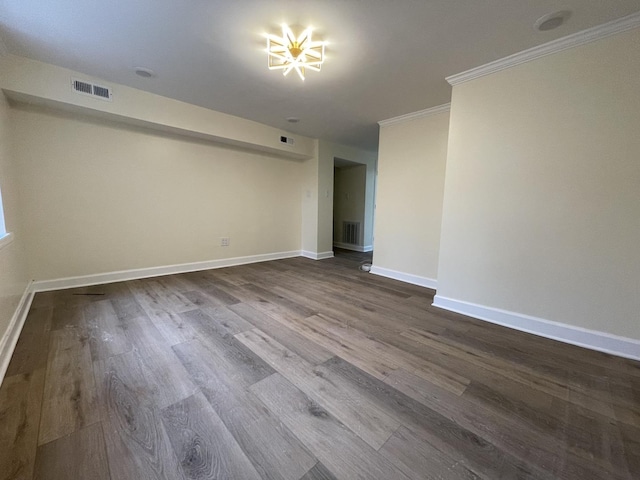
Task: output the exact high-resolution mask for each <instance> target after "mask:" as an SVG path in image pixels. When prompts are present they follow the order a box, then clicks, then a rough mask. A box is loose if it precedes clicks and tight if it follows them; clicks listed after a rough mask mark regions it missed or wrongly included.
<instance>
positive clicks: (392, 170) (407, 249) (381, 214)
mask: <svg viewBox="0 0 640 480" xmlns="http://www.w3.org/2000/svg"><path fill="white" fill-rule="evenodd" d="M448 128H449V112H448V111H444V112H441V113H437V114H433V115H427V116H421V117H417V118H415V119H412V120H407V121H403V122H402V123H397V124H393V125H388V126H382V127H381V129H380V150H379V159H378V199H377V202H376V226H375V234H374V237H375V248H374V253H373V264H374V266H375V267H377V268H384V269H389V270H394V271H396V272H401V273H404V274H409V275H415V276H417V277H422V278H424V279H429V280H436V279H437V278H438V254H439V245H440V224H441V220H442V199H443V191H444V173H445V163H446V158H447V136H448Z"/></svg>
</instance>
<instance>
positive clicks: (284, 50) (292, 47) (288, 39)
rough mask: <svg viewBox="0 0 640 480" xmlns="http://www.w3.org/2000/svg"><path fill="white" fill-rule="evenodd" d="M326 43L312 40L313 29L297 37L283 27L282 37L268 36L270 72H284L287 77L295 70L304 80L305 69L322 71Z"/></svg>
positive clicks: (308, 29)
mask: <svg viewBox="0 0 640 480" xmlns="http://www.w3.org/2000/svg"><path fill="white" fill-rule="evenodd" d="M324 46H325V42H320V41H315V42H314V41H312V40H311V27H309V28H307V29H306V30H305V31H303V32H302V33H301V34H300V35H299V36H298V37H296V36H295V35H294V34H293V32H292V31H291V28H289V27H288V26H287V25H282V36H281V37H279V36H277V35H270V34H267V56H268V60H269V63H268V66H269V70H282V73H283V74H284V75H285V76H286V75H288V74H289V72H291V70H295V71H296V72H297V73H298V75H299V76H300V78H301V79H302V80H304V74H305V69H307V68H308V69H309V70H314V71H316V72H319V71H320V66H321V65H322V63H323V62H324Z"/></svg>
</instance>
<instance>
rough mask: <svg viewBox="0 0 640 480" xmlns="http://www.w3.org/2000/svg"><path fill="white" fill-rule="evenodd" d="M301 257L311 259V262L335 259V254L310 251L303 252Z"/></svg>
mask: <svg viewBox="0 0 640 480" xmlns="http://www.w3.org/2000/svg"><path fill="white" fill-rule="evenodd" d="M300 255H301V256H303V257H305V258H310V259H311V260H324V259H325V258H333V252H320V253H316V252H309V251H308V250H302V252H301V253H300Z"/></svg>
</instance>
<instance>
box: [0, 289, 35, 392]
mask: <svg viewBox="0 0 640 480" xmlns="http://www.w3.org/2000/svg"><path fill="white" fill-rule="evenodd" d="M33 296H34V290H33V281H30V282H29V283H28V284H27V286H26V288H25V289H24V292H23V294H22V297H20V301H19V302H18V305H17V306H16V309H15V311H14V313H13V316H12V317H11V320H10V321H9V326H8V328H7V331H6V332H5V333H4V334H3V335H2V338H0V385H2V382H3V381H4V376H5V374H6V373H7V368H9V362H10V361H11V357H12V356H13V352H14V350H15V348H16V344H17V343H18V338H19V337H20V332H22V327H23V326H24V322H25V320H26V319H27V315H28V314H29V309H30V308H31V302H32V301H33Z"/></svg>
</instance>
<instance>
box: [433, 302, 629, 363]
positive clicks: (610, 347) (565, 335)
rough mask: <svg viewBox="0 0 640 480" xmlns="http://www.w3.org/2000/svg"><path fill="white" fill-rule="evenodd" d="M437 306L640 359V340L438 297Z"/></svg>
mask: <svg viewBox="0 0 640 480" xmlns="http://www.w3.org/2000/svg"><path fill="white" fill-rule="evenodd" d="M433 305H434V306H435V307H439V308H443V309H445V310H450V311H452V312H456V313H461V314H463V315H468V316H470V317H474V318H477V319H480V320H485V321H487V322H491V323H496V324H498V325H503V326H505V327H510V328H514V329H516V330H521V331H523V332H527V333H532V334H534V335H538V336H541V337H546V338H551V339H553V340H558V341H560V342H564V343H570V344H572V345H577V346H579V347H584V348H589V349H591V350H597V351H599V352H604V353H609V354H611V355H617V356H619V357H625V358H631V359H633V360H640V341H639V340H635V339H633V338H627V337H621V336H618V335H612V334H610V333H606V332H600V331H597V330H589V329H586V328H581V327H576V326H573V325H567V324H565V323H559V322H553V321H551V320H545V319H543V318H537V317H532V316H529V315H524V314H521V313H517V312H510V311H508V310H501V309H499V308H493V307H485V306H483V305H477V304H475V303H469V302H464V301H462V300H454V299H452V298H446V297H442V296H440V295H436V296H435V298H434V300H433Z"/></svg>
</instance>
